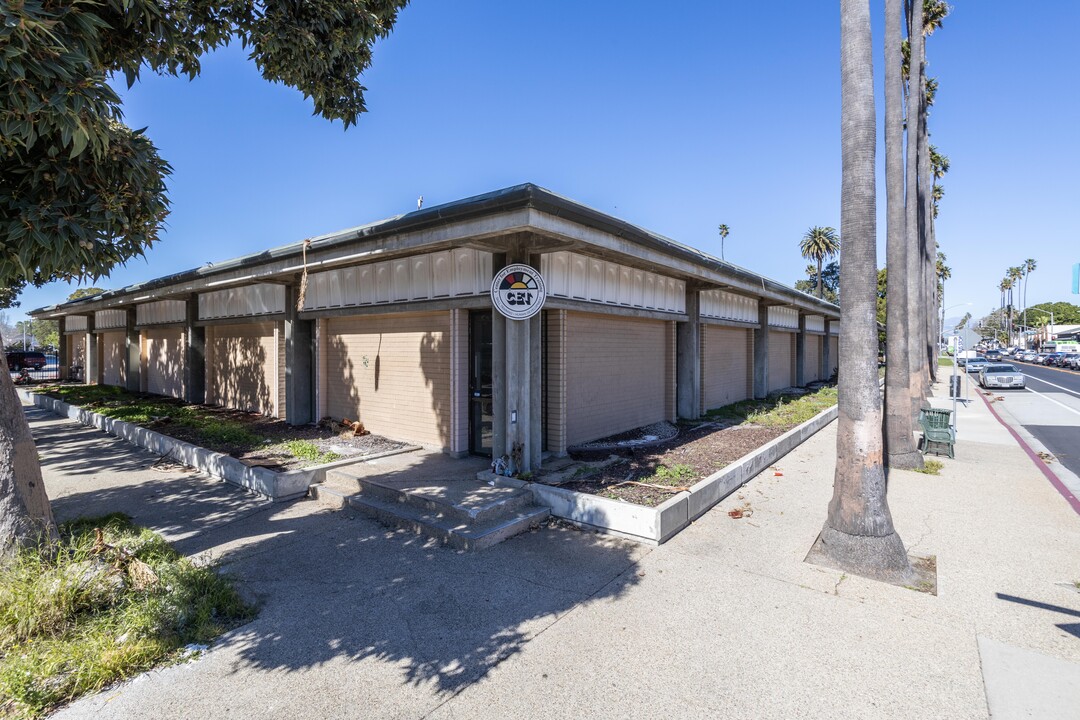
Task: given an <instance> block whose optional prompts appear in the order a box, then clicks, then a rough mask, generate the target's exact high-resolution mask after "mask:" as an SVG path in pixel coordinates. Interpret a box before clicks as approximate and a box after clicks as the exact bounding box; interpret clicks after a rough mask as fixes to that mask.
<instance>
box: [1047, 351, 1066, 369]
mask: <svg viewBox="0 0 1080 720" xmlns="http://www.w3.org/2000/svg"><path fill="white" fill-rule="evenodd" d="M1063 355H1065V353H1063V352H1052V353H1050V354H1048V355H1047V356H1046V359H1045V360H1043V365H1048V366H1050V367H1054V366H1056V365H1057V364H1058V361H1059V360H1061V358H1062V356H1063Z"/></svg>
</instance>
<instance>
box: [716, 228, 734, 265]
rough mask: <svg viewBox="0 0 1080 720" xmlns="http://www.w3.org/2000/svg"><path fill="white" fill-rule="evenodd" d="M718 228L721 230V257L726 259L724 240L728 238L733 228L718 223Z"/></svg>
mask: <svg viewBox="0 0 1080 720" xmlns="http://www.w3.org/2000/svg"><path fill="white" fill-rule="evenodd" d="M716 229H717V230H719V231H720V259H721V260H723V259H724V240H725V239H726V238H727V236H728V233H730V232H731V228H729V227H728V226H727V225H718V226H717V228H716Z"/></svg>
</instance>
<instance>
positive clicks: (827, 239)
mask: <svg viewBox="0 0 1080 720" xmlns="http://www.w3.org/2000/svg"><path fill="white" fill-rule="evenodd" d="M799 250H800V251H801V252H802V256H803V257H804V258H806V259H807V260H813V261H815V262H816V263H817V296H818V297H819V298H820V297H822V292H823V287H822V284H821V265H822V263H824V261H825V259H826V258H831V257H832V256H833V255H836V254H837V253H838V252H840V236H838V235H837V234H836V229H835V228H831V227H812V228H810V229H809V230H807V231H806V234H805V235H803V239H802V242H800V243H799Z"/></svg>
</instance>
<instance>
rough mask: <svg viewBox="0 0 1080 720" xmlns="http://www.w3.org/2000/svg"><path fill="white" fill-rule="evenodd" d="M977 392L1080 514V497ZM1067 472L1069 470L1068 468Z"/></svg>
mask: <svg viewBox="0 0 1080 720" xmlns="http://www.w3.org/2000/svg"><path fill="white" fill-rule="evenodd" d="M976 394H977V395H978V396H979V397H980V398H982V401H983V403H985V404H986V407H987V409H988V410H990V413H991V414H992V415H993V416H994V418H995V419H996V420H997V421H998V422H999V423H1001V425H1002V426H1003V427H1004V428H1005V429H1006V430H1008V431H1009V434H1010V435H1012V436H1013V439H1014V440H1016V442H1017V443H1018V444H1019V445H1020V447H1021V448H1022V449H1023V451H1024V452H1025V453H1027V456H1028V457H1029V458H1031V462H1033V463H1035V467H1037V468H1039V470H1041V471H1042V474H1043V475H1045V476H1046V479H1047V480H1049V481H1050V484H1051V485H1053V486H1054V489H1055V490H1057V491H1058V492H1059V493H1060V494H1061V496H1062V497H1063V498H1065V501H1066V502H1067V503H1069V507H1071V508H1072V509H1073V510H1074V511H1076V514H1077V515H1080V498H1078V497H1077V496H1076V495H1075V494H1074V493H1073V491H1072V490H1070V489H1069V487H1068V486H1067V485H1066V484H1065V482H1064V481H1063V480H1062V479H1061V478H1060V477H1058V476H1057V474H1055V473H1054V471H1053V470H1051V469H1050V467H1049V466H1048V465H1047V464H1046V463H1045V462H1043V459H1042V458H1040V457H1039V455H1038V453H1036V452H1035V451H1034V450H1033V449H1032V448H1031V445H1029V444H1028V441H1027V440H1025V439H1024V438H1023V437H1021V436H1020V433H1018V432H1017V431H1016V430H1015V429H1013V427H1012V424H1011V423H1008V422H1006V421H1005V419H1004V418H1002V417H1001V415H1000V414H999V413H998V411H997V410H995V409H994V406H993V404H991V403H990V401H989V400H987V399H986V396H984V395H983V394H982V393H981V392H980V393H976ZM1021 429H1023V428H1022V427H1021ZM1024 433H1025V434H1026V435H1028V436H1029V437H1031V440H1032V441H1034V442H1036V443H1037V442H1038V441H1037V440H1036V439H1035V438H1034V437H1033V436H1031V434H1030V433H1028V432H1027V431H1026V430H1025V431H1024ZM1039 445H1040V446H1041V445H1042V443H1039ZM1048 454H1049V453H1048ZM1063 469H1064V468H1063ZM1066 472H1068V470H1066ZM1070 474H1071V473H1070Z"/></svg>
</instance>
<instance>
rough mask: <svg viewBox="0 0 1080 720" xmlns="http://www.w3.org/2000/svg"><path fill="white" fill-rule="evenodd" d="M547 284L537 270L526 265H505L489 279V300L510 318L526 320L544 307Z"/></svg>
mask: <svg viewBox="0 0 1080 720" xmlns="http://www.w3.org/2000/svg"><path fill="white" fill-rule="evenodd" d="M546 298H547V286H546V285H545V284H544V278H543V277H541V276H540V273H539V271H537V270H534V269H533V268H531V267H529V266H528V265H521V264H516V265H507V266H506V267H504V268H503V269H502V270H500V271H499V272H497V273H495V278H494V279H493V280H492V281H491V302H492V304H493V305H494V306H495V309H496V310H498V311H499V312H500V313H501V314H502V315H504V316H506V317H508V318H510V319H511V320H527V319H528V318H531V317H532V316H533V315H535V314H536V313H538V312H540V308H542V307H544V300H545V299H546Z"/></svg>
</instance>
